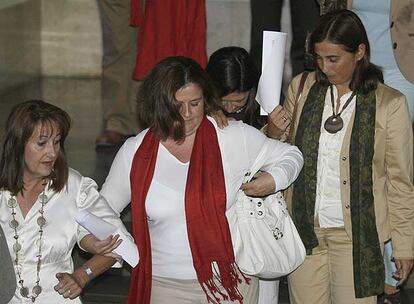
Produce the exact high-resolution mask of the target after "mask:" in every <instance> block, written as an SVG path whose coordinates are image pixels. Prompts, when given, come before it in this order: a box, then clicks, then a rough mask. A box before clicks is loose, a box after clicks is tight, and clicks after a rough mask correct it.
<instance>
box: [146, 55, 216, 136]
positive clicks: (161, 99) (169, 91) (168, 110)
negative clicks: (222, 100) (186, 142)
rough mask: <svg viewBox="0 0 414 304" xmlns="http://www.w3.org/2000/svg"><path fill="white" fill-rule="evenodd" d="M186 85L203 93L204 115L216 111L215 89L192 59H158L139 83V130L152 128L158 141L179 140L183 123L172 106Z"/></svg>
mask: <svg viewBox="0 0 414 304" xmlns="http://www.w3.org/2000/svg"><path fill="white" fill-rule="evenodd" d="M188 84H195V85H197V86H199V87H200V89H201V90H202V92H203V99H204V111H205V114H209V113H210V112H211V111H216V110H218V109H219V103H218V98H217V94H216V91H215V89H214V86H213V85H212V83H211V79H210V77H209V76H208V74H207V73H206V72H205V71H204V70H203V69H202V68H201V66H200V65H199V64H198V63H197V62H195V61H194V60H193V59H191V58H187V57H181V56H175V57H168V58H166V59H164V60H161V61H160V62H159V63H158V64H157V65H156V66H155V67H154V68H153V69H152V70H151V72H150V73H149V74H148V75H147V76H146V77H145V79H144V80H143V82H142V84H141V87H140V90H139V92H138V101H139V102H138V105H139V107H140V108H139V110H138V120H139V123H140V125H141V127H143V128H147V127H152V128H153V129H154V132H155V134H156V135H157V136H159V137H160V138H161V139H166V138H169V137H170V138H173V139H174V140H176V141H180V140H182V139H183V138H184V120H183V118H182V117H181V114H180V111H179V108H178V107H177V105H176V103H175V93H176V92H177V91H178V90H179V89H181V88H183V87H185V86H186V85H188Z"/></svg>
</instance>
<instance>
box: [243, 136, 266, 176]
mask: <svg viewBox="0 0 414 304" xmlns="http://www.w3.org/2000/svg"><path fill="white" fill-rule="evenodd" d="M266 141H267V139H266ZM268 149H269V148H268V145H267V144H266V142H265V143H264V144H263V146H262V148H261V149H260V152H259V154H258V155H257V157H256V159H255V160H254V162H253V164H252V166H251V167H250V169H249V171H248V172H247V173H246V175H245V177H244V181H243V183H248V182H250V181H251V180H252V178H253V176H254V175H255V174H256V173H257V172H258V171H259V170H260V168H261V167H262V166H263V164H264V162H265V160H266V154H267V152H268Z"/></svg>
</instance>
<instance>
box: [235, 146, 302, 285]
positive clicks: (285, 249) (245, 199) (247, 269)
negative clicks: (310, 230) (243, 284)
mask: <svg viewBox="0 0 414 304" xmlns="http://www.w3.org/2000/svg"><path fill="white" fill-rule="evenodd" d="M265 156H266V149H265V148H264V149H262V150H261V152H260V153H259V155H258V157H257V158H256V160H255V162H254V164H253V166H252V168H251V170H250V171H249V172H248V173H247V174H246V176H245V178H244V181H243V182H244V183H247V182H249V181H250V180H251V179H252V177H253V175H254V174H255V173H256V172H257V171H258V170H259V169H260V168H261V167H262V165H263V163H264V160H265ZM231 216H233V217H234V218H232V219H231V220H229V223H230V224H231V225H230V230H231V236H232V241H233V248H234V253H235V257H236V263H237V265H238V266H239V268H240V270H241V271H242V272H243V273H246V274H248V275H253V276H257V277H261V278H277V277H281V276H284V275H287V274H289V273H290V272H292V271H293V270H295V269H296V268H297V267H298V266H299V265H300V264H302V263H303V261H304V260H305V255H306V251H305V246H304V245H303V243H302V240H301V239H300V236H299V233H298V231H297V230H296V227H295V225H294V223H293V221H292V219H291V217H290V215H289V213H288V210H287V207H286V202H285V199H284V197H283V195H282V193H281V192H277V193H275V194H271V195H269V196H267V197H265V198H259V197H249V196H247V195H246V194H245V193H244V192H243V191H242V190H239V191H238V193H237V202H236V205H235V210H234V213H233V214H232V215H231Z"/></svg>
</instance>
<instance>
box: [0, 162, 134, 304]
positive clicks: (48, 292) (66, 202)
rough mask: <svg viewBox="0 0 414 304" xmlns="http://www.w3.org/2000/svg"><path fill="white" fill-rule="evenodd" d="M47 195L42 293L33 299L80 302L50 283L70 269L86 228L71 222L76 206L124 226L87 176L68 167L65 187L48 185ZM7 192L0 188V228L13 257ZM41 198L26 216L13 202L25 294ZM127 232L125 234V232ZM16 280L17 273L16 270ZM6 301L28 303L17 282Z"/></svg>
mask: <svg viewBox="0 0 414 304" xmlns="http://www.w3.org/2000/svg"><path fill="white" fill-rule="evenodd" d="M45 194H46V196H47V197H48V201H47V204H46V205H45V206H44V217H45V219H46V225H45V226H44V228H43V231H44V232H43V242H42V243H43V245H42V265H41V268H40V286H41V287H42V293H41V294H40V295H39V296H38V297H37V299H36V302H35V303H41V304H43V303H53V304H58V303H82V302H81V301H80V299H79V297H78V298H76V299H74V300H70V299H65V298H63V297H62V296H61V295H60V294H59V293H58V292H56V291H55V290H54V289H53V287H54V286H55V285H56V284H58V283H59V281H58V280H57V279H56V277H55V275H56V273H58V272H68V273H72V272H73V270H74V269H73V261H72V258H71V254H72V249H73V247H74V246H75V244H76V242H80V240H82V238H83V237H84V236H86V235H87V234H88V232H87V231H86V230H85V229H83V228H82V227H80V226H79V225H78V224H77V223H76V222H75V216H76V214H77V213H78V211H79V210H82V209H88V210H89V211H90V212H91V213H93V214H95V215H97V216H99V217H100V218H103V219H105V220H106V221H108V222H111V223H112V224H114V225H117V226H118V227H121V229H122V230H123V231H124V232H125V233H127V232H126V230H125V227H124V226H123V224H122V222H121V221H120V219H119V217H118V216H116V215H115V214H114V212H113V210H112V209H111V208H110V207H109V206H108V204H107V203H106V202H105V200H104V199H102V198H101V199H100V197H99V193H98V191H97V185H96V183H95V182H94V181H93V180H92V179H90V178H87V177H83V176H81V175H80V174H79V173H78V172H77V171H75V170H73V169H70V170H69V178H68V182H67V185H66V186H65V188H64V189H63V190H62V191H61V192H59V193H56V192H54V191H53V190H51V189H48V190H46V191H45ZM9 198H10V192H8V191H0V225H1V227H2V228H3V230H4V234H5V236H6V239H7V243H8V247H9V251H10V254H11V257H12V259H13V260H14V259H15V257H16V256H15V253H14V251H13V249H12V248H13V244H14V243H15V241H14V234H15V233H14V229H12V228H11V227H10V220H11V219H12V216H11V209H10V208H9V207H8V206H7V201H8V199H9ZM40 207H41V202H40V200H39V199H38V200H37V201H36V202H35V204H34V205H33V207H32V208H31V209H30V210H29V212H28V213H27V215H26V217H25V218H23V215H22V213H21V211H20V208H19V207H18V206H17V207H16V208H14V209H15V211H16V220H17V221H18V222H19V226H18V235H19V242H20V244H21V246H22V249H21V250H20V251H19V253H18V261H19V263H18V265H17V266H15V268H17V267H19V268H20V269H21V273H22V274H21V276H22V279H23V280H24V286H26V287H28V289H29V294H32V292H31V291H32V288H33V286H35V281H36V264H37V257H36V256H37V254H38V246H37V243H38V239H39V226H38V224H37V222H36V221H37V218H38V217H39V209H40ZM127 235H128V234H127ZM16 280H18V278H17V274H16ZM9 303H13V304H14V303H27V304H29V303H32V302H31V300H30V299H26V298H22V296H21V295H20V285H19V284H17V289H16V293H15V295H14V297H13V299H12V300H11V301H10V302H9Z"/></svg>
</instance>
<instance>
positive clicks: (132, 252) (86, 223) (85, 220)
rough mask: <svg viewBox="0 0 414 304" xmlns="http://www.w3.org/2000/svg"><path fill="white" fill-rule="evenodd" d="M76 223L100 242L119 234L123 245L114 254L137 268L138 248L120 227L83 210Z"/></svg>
mask: <svg viewBox="0 0 414 304" xmlns="http://www.w3.org/2000/svg"><path fill="white" fill-rule="evenodd" d="M76 222H78V224H79V225H81V226H82V227H84V228H85V229H86V230H88V231H89V232H90V233H92V234H93V235H94V236H96V237H97V238H98V239H99V240H104V239H106V238H107V237H108V236H110V235H116V234H119V238H120V239H121V240H122V242H121V244H120V245H119V246H118V248H116V249H115V250H114V252H115V253H116V254H118V255H120V256H121V257H122V259H123V260H124V261H125V262H127V263H128V264H129V265H131V266H132V267H135V266H137V264H138V261H139V252H138V248H137V246H136V245H135V243H134V242H133V241H131V240H130V239H129V238H128V237H127V236H126V235H125V234H124V233H123V232H122V231H121V230H120V229H119V228H118V227H116V226H114V225H112V224H110V223H108V222H107V221H105V220H103V219H101V218H99V217H97V216H95V215H93V214H92V213H90V212H89V211H87V210H81V211H79V212H78V214H77V215H76Z"/></svg>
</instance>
